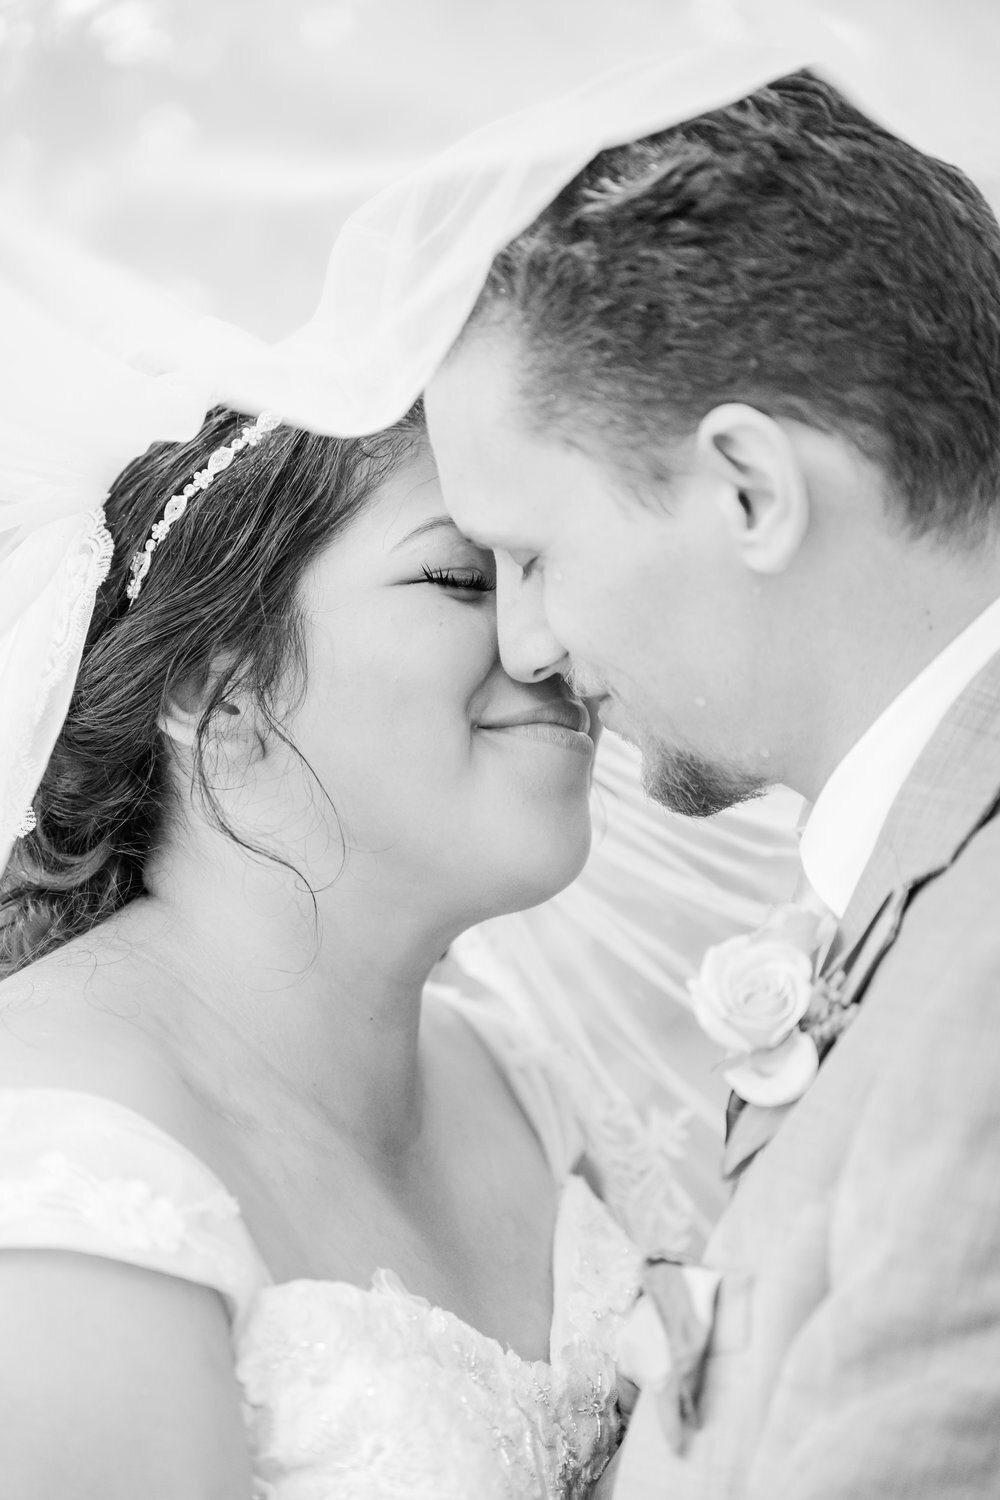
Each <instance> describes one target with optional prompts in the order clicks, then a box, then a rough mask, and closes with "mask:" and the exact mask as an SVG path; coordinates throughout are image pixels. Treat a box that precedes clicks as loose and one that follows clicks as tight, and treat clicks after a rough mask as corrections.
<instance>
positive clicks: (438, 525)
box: [389, 516, 476, 552]
mask: <svg viewBox="0 0 1000 1500" xmlns="http://www.w3.org/2000/svg"><path fill="white" fill-rule="evenodd" d="M445 529H447V530H449V531H453V532H454V533H455V535H456V536H457V537H459V538H460V539H461V540H462V541H463V542H464V541H466V540H467V538H466V537H465V535H464V534H463V533H462V532H461V531H459V529H458V527H457V526H456V525H455V522H454V521H453V520H452V518H451V516H431V517H429V519H428V520H426V521H421V523H420V525H419V526H414V528H413V530H412V531H408V532H407V533H406V535H405V536H404V537H401V538H400V539H399V541H398V542H393V544H392V546H391V547H390V549H389V550H390V552H395V551H396V548H397V547H403V546H405V545H406V543H407V542H412V541H413V540H414V538H415V537H418V536H426V535H427V533H428V532H430V531H441V530H445ZM472 545H473V546H475V545H476V544H475V543H473V544H472Z"/></svg>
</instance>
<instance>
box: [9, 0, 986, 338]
mask: <svg viewBox="0 0 1000 1500" xmlns="http://www.w3.org/2000/svg"><path fill="white" fill-rule="evenodd" d="M810 12H820V13H822V14H823V15H825V17H826V18H827V19H828V21H829V22H830V23H832V24H833V25H834V26H835V27H836V28H837V29H839V31H840V32H841V34H843V35H844V36H846V37H848V38H849V39H850V40H851V41H852V42H854V43H855V44H860V45H861V46H862V48H864V49H869V50H871V51H872V53H873V55H875V56H877V58H878V60H879V65H880V67H881V68H882V70H883V72H884V73H885V74H886V75H887V76H888V77H889V78H890V80H891V83H892V87H893V89H894V90H895V91H896V92H897V93H898V94H899V96H900V97H901V99H902V100H903V101H904V103H905V104H906V106H907V108H908V109H910V110H911V112H912V113H913V114H914V116H915V118H917V119H918V120H919V122H920V123H921V124H923V122H926V123H927V126H928V128H929V130H930V131H931V132H932V134H933V142H934V144H935V145H936V147H937V149H938V150H940V151H941V153H942V154H951V155H952V156H953V157H954V156H957V155H958V153H959V152H961V154H962V156H963V164H965V165H967V166H968V167H971V168H972V169H973V170H974V171H976V173H977V175H978V176H979V177H980V179H981V180H985V181H986V184H987V186H988V187H989V188H990V190H991V191H993V190H994V188H996V187H1000V167H998V166H997V164H996V159H997V158H998V157H1000V148H998V146H997V142H998V141H1000V107H998V105H997V103H996V100H995V96H996V95H997V92H998V91H997V89H996V82H995V76H994V74H995V68H996V59H998V58H1000V3H998V0H825V3H823V4H821V5H817V4H812V3H811V0H799V3H794V0H784V3H783V4H782V5H778V4H775V3H765V0H743V3H741V0H0V191H2V192H3V195H4V200H5V204H6V207H5V209H4V211H6V212H9V211H12V209H17V210H18V211H21V212H24V211H27V212H30V214H31V215H32V216H34V217H36V218H37V219H38V220H39V221H40V222H41V223H42V224H43V225H46V226H50V227H52V228H53V229H56V230H58V231H60V232H68V233H69V234H71V235H72V236H73V237H74V238H76V239H78V240H79V241H80V242H82V243H83V244H84V245H85V246H87V247H89V248H91V249H93V250H97V251H99V252H101V253H103V254H106V255H109V256H110V257H112V258H113V259H115V260H118V261H121V262H124V263H125V264H127V265H129V266H131V267H133V268H134V269H136V270H138V271H140V272H141V273H142V274H143V275H144V276H145V277H146V278H148V279H150V280H152V281H154V282H155V283H157V284H158V285H160V286H162V287H164V288H165V289H167V290H169V291H171V292H174V293H177V294H179V295H180V296H181V297H182V298H183V299H185V300H186V301H188V302H189V303H192V304H193V305H194V306H195V307H196V308H198V309H199V310H203V311H207V312H214V313H218V314H220V315H222V316H224V317H227V318H230V319H233V320H235V321H237V322H239V323H241V324H243V326H245V327H247V328H250V329H252V330H253V331H254V332H257V333H260V334H262V335H265V336H268V337H271V336H279V335H282V334H284V333H287V332H289V331H290V330H291V329H293V328H294V327H295V326H297V325H298V324H299V323H300V322H302V321H303V320H304V319H305V318H306V317H307V316H308V314H309V313H310V312H311V310H312V307H313V304H314V302H315V300H316V297H317V295H318V289H319V285H320V281H321V277H322V273H323V269H324V266H325V263H326V259H327V254H328V250H329V245H330V241H331V239H332V236H333V234H334V232H335V230H336V229H337V227H338V226H339V225H340V223H341V222H342V221H343V219H344V218H345V217H346V215H347V214H348V213H349V212H350V211H351V210H352V209H353V208H354V207H355V206H356V205H357V204H358V203H359V202H361V201H362V200H363V199H364V198H365V197H367V196H369V195H370V194H371V193H372V192H373V191H375V190H376V189H377V188H379V187H381V186H383V185H384V184H385V183H387V182H388V181H390V180H392V179H393V178H394V177H396V176H398V175H400V174H401V173H402V172H404V171H406V170H407V168H408V167H409V166H410V165H411V164H413V163H415V162H416V161H419V160H420V159H421V158H422V157H424V156H426V155H427V154H429V153H431V152H433V151H434V150H436V149H437V148H439V147H440V146H442V145H444V144H447V143H448V142H449V141H451V140H453V139H454V138H456V137H457V136H459V135H461V134H463V133H464V132H465V131H467V130H468V129H470V128H472V127H473V126H475V125H477V124H479V123H482V122H483V121H485V120H488V119H490V118H493V117H495V116H497V115H500V114H503V113H506V112H508V111H510V110H512V109H514V108H517V107H518V106H520V105H522V104H526V103H529V102H532V101H534V100H536V99H538V98H541V97H543V96H545V95H546V94H552V93H555V92H557V91H559V90H561V89H563V88H565V87H568V86H570V85H572V84H574V83H576V82H578V81H579V80H581V79H583V78H585V77H587V76H588V75H589V74H592V73H595V72H597V71H600V70H601V69H603V68H605V67H608V66H611V65H613V64H614V63H616V62H619V61H622V60H625V59H627V58H629V57H632V56H634V55H636V54H643V53H646V52H648V51H649V50H650V49H653V48H668V49H676V48H678V47H681V46H684V45H685V44H686V43H687V42H690V41H691V40H693V39H697V38H699V37H701V38H704V37H711V36H716V35H719V34H724V33H726V32H727V31H731V30H733V29H734V28H736V27H739V26H741V25H749V26H751V27H757V26H760V27H764V26H768V27H770V28H771V29H772V30H773V29H774V27H775V26H777V27H778V28H779V29H780V28H781V26H782V24H783V17H787V18H788V21H789V24H792V23H793V22H799V21H801V19H802V18H803V17H804V16H806V15H807V14H808V13H810ZM949 147H950V148H951V150H950V153H949V149H948V148H949Z"/></svg>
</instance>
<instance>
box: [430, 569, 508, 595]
mask: <svg viewBox="0 0 1000 1500" xmlns="http://www.w3.org/2000/svg"><path fill="white" fill-rule="evenodd" d="M420 571H421V573H422V574H423V575H424V579H425V580H426V582H427V583H434V584H437V586H438V587H439V588H443V589H457V590H459V591H461V592H466V593H474V594H492V593H495V592H496V586H497V584H496V579H495V578H491V577H490V576H489V575H488V574H487V573H484V572H482V570H481V569H479V568H432V567H429V566H427V565H426V564H425V565H424V566H423V567H422V568H421V570H420Z"/></svg>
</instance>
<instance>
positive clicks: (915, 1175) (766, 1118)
mask: <svg viewBox="0 0 1000 1500" xmlns="http://www.w3.org/2000/svg"><path fill="white" fill-rule="evenodd" d="M427 410H428V416H429V422H430V428H431V435H432V440H433V443H434V448H435V452H436V454H437V458H438V462H439V465H440V469H441V475H442V481H443V484H444V487H445V493H446V496H447V497H448V500H449V504H450V507H451V508H452V510H453V513H454V515H455V517H456V519H457V521H458V523H459V525H460V526H461V528H462V529H463V530H464V531H466V532H467V533H468V534H469V535H470V536H471V537H472V538H473V539H475V540H477V541H480V542H481V543H483V544H485V545H486V546H489V547H495V548H497V549H498V554H499V562H498V568H499V580H498V589H499V596H498V609H499V615H500V629H501V638H502V648H503V653H504V660H505V664H506V666H507V668H508V670H509V671H511V672H512V673H513V674H514V675H515V676H517V677H520V678H523V679H524V680H527V681H534V680H537V679H540V678H544V677H546V676H548V675H549V674H551V673H557V672H559V673H563V672H572V674H573V677H574V680H575V682H576V683H577V684H578V686H579V688H580V690H581V691H583V692H586V693H587V694H588V695H591V696H593V697H595V698H596V699H598V700H599V707H600V714H601V718H602V719H603V720H604V722H605V724H607V725H608V726H609V727H610V728H612V729H615V730H618V731H620V732H621V733H623V734H625V735H626V736H627V737H628V738H630V739H632V740H634V741H635V742H636V743H638V744H639V745H640V747H641V748H642V750H643V751H644V756H645V767H646V777H647V783H648V788H649V791H650V792H651V794H652V795H653V796H654V797H656V798H658V799H659V800H660V801H662V802H664V803H665V804H666V805H668V806H670V807H673V808H675V809H677V810H678V811H680V812H682V813H687V814H690V815H692V816H706V815H709V814H711V813H714V812H716V811H718V810H719V809H721V808H724V807H727V806H730V805H732V804H733V803H736V802H739V801H740V800H741V799H743V798H747V797H752V796H755V795H756V794H757V793H758V792H759V791H760V790H762V789H763V788H764V787H765V786H767V785H768V784H769V783H771V782H784V783H787V784H788V785H790V786H792V787H794V788H796V789H797V790H798V791H800V792H802V793H803V794H804V795H805V797H806V798H807V799H808V800H809V801H810V802H812V803H813V804H814V806H813V809H812V812H811V815H810V817H809V821H808V824H807V827H806V830H805V834H804V837H803V842H802V859H803V865H804V869H805V873H806V875H807V877H808V880H809V882H810V883H811V886H812V889H813V892H814V893H815V895H816V896H818V897H819V898H821V900H822V901H823V902H824V903H825V905H826V906H827V907H828V908H829V909H830V910H832V912H833V913H834V914H835V916H836V918H837V919H838V921H839V928H838V934H837V937H836V939H835V942H834V951H833V955H832V959H831V964H832V965H833V967H834V968H835V970H836V971H837V972H838V973H839V972H840V971H842V972H843V973H844V975H845V976H846V977H845V979H844V980H843V981H842V982H843V984H844V986H845V987H846V988H845V990H844V992H843V993H844V994H845V996H846V998H847V999H849V1000H851V1001H852V1002H855V1003H853V1004H852V1006H851V1011H852V1016H853V1020H852V1024H851V1025H850V1027H849V1028H848V1029H846V1030H844V1032H843V1034H842V1035H840V1037H839V1038H838V1039H837V1041H836V1043H835V1045H833V1046H832V1048H830V1050H829V1051H828V1053H827V1054H826V1056H825V1058H824V1061H823V1063H822V1066H821V1067H820V1070H819V1073H818V1076H817V1077H816V1078H815V1080H814V1081H813V1082H812V1084H811V1086H810V1087H809V1088H808V1090H807V1091H806V1092H805V1094H804V1095H803V1097H802V1098H801V1099H799V1100H798V1102H797V1103H794V1104H792V1105H788V1106H785V1107H784V1108H780V1109H765V1108H762V1107H755V1106H753V1105H746V1107H744V1108H742V1109H741V1108H740V1107H739V1104H740V1101H738V1100H737V1101H735V1102H734V1106H735V1107H734V1109H733V1110H732V1111H731V1116H732V1117H733V1123H732V1128H731V1132H730V1136H729V1140H728V1143H727V1147H726V1155H725V1170H726V1171H727V1173H728V1174H729V1175H731V1176H732V1177H734V1178H738V1179H739V1184H738V1190H737V1191H736V1193H735V1195H734V1198H733V1200H732V1203H731V1206H730V1207H729V1209H728V1210H727V1211H726V1213H725V1214H724V1215H723V1217H722V1220H721V1222H720V1223H719V1225H718V1227H717V1229H716V1231H715V1233H714V1235H713V1237H712V1239H711V1241H710V1244H709V1246H708V1249H707V1252H706V1257H705V1259H706V1262H707V1263H708V1264H709V1265H710V1266H712V1267H714V1268H716V1269H717V1270H718V1271H720V1272H721V1285H720V1288H719V1294H718V1298H717V1302H716V1307H715V1318H714V1325H713V1332H712V1336H711V1342H710V1344H709V1348H708V1357H707V1361H706V1365H705V1368H704V1379H703V1383H702V1388H701V1393H700V1401H699V1412H698V1419H699V1426H698V1430H697V1431H695V1432H694V1433H693V1435H692V1436H691V1438H690V1439H689V1441H688V1442H687V1443H686V1444H684V1445H681V1444H679V1443H677V1442H670V1441H668V1438H667V1435H666V1433H665V1432H663V1433H661V1432H660V1430H659V1429H658V1427H657V1426H656V1424H655V1423H651V1422H650V1421H649V1420H648V1412H649V1408H650V1404H649V1402H644V1403H640V1412H641V1411H643V1410H644V1409H645V1410H646V1413H647V1418H646V1421H645V1423H644V1425H643V1424H639V1423H638V1421H636V1422H635V1423H634V1424H633V1432H632V1433H631V1434H630V1436H629V1438H628V1439H627V1440H626V1443H625V1447H624V1449H623V1452H622V1454H621V1455H620V1460H619V1463H618V1466H617V1485H616V1487H615V1489H614V1494H615V1496H616V1500H633V1497H639V1496H641V1497H643V1500H645V1497H647V1496H650V1497H652V1496H662V1500H689V1497H691V1500H695V1497H697V1500H736V1497H746V1500H858V1497H868V1496H871V1497H878V1500H897V1497H898V1500H902V1497H904V1496H905V1497H907V1500H914V1497H920V1500H923V1497H926V1500H969V1497H974V1496H975V1497H978V1496H984V1497H985V1496H995V1495H1000V817H997V816H996V811H997V805H998V800H1000V231H998V228H997V224H996V222H995V221H994V219H993V217H992V215H991V214H990V212H989V210H988V208H987V206H986V204H985V202H984V201H983V199H982V198H981V197H980V195H979V194H978V192H977V191H976V190H975V189H974V188H973V187H972V186H971V185H970V183H969V182H967V181H966V180H965V179H964V178H963V177H962V175H961V174H960V173H959V172H957V171H956V170H954V169H953V168H951V167H948V166H945V165H943V164H942V163H940V162H937V161H935V160H932V159H930V158H928V157H926V156H923V155H921V154H920V153H919V152H917V151H916V150H914V149H913V148H911V147H910V146H908V145H906V144H904V143H903V142H901V141H899V140H897V139H895V138H894V137H892V136H891V135H889V134H887V133H886V132H885V131H884V130H882V129H880V128H879V127H878V126H876V125H875V124H873V123H872V122H871V121H870V120H868V119H866V118H865V117H864V116H863V115H861V114H860V113H859V112H858V111H857V110H855V109H854V108H853V107H852V106H851V105H850V104H848V103H847V102H846V101H845V100H844V99H843V98H842V97H841V96H840V95H839V94H838V93H837V92H836V91H835V90H834V89H832V88H830V87H828V86H827V85H825V84H824V83H822V82H820V81H818V80H817V79H815V78H813V77H811V76H809V75H807V74H799V75H795V76H793V77H790V78H785V79H782V80H781V81H780V82H778V83H776V84H774V85H773V86H771V87H770V88H767V89H763V90H760V91H759V92H758V93H756V94H754V95H753V96H751V97H750V98H749V99H745V100H742V101H741V102H739V103H736V104H733V105H731V106H729V107H726V108H721V109H718V110H716V111H714V112H713V113H711V114H707V115H704V116H702V117H700V118H698V119H696V120H693V121H691V122H690V123H688V124H684V125H680V126H676V127H674V128H672V129H670V130H667V131H664V132H663V133H662V134H660V135H658V136H655V137H653V138H650V139H648V140H645V141H642V142H638V143H635V144H633V145H630V146H626V147H622V148H617V149H614V150H609V151H607V152H605V153H603V154H602V155H601V156H600V157H599V158H597V159H596V160H595V161H594V162H592V163H591V164H590V166H589V167H588V168H587V169H586V170H585V171H584V172H583V173H582V175H581V176H580V177H579V178H577V179H576V180H575V181H574V182H573V183H572V184H571V185H570V186H569V187H568V188H567V189H566V190H565V192H563V193H562V194H561V195H560V196H559V198H558V199H557V200H556V201H555V203H554V204H553V205H552V206H551V207H550V208H549V209H548V210H546V212H545V213H543V214H542V216H541V218H540V219H538V220H537V221H536V223H535V224H534V225H532V226H531V227H530V228H529V229H528V230H526V231H525V232H524V233H523V234H522V235H521V236H520V237H519V238H518V239H517V240H516V241H515V242H514V243H513V244H512V245H511V246H509V247H508V248H507V249H506V250H505V251H503V252H502V253H501V254H500V255H499V256H498V257H497V259H496V261H495V263H494V266H493V269H492V272H491V274H490V277H489V280H488V283H487V285H486V287H485V289H484V291H483V293H482V295H481V297H480V299H479V302H478V305H477V306H476V309H475V311H474V313H473V315H472V317H471V319H470V321H469V324H468V326H467V328H466V330H465V332H464V334H463V336H462V338H461V339H460V340H459V342H458V344H457V346H456V348H455V349H454V350H453V352H452V354H451V356H450V358H449V360H448V362H447V363H446V365H445V366H444V368H443V370H442V371H441V372H440V374H439V375H438V376H437V377H436V378H435V380H434V381H433V382H432V384H431V387H430V389H429V391H428V395H427ZM667 1426H668V1427H669V1426H670V1424H669V1423H668V1424H667ZM610 1488H611V1485H610V1482H609V1483H607V1484H606V1485H605V1488H604V1490H603V1491H602V1493H608V1492H610Z"/></svg>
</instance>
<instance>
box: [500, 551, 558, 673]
mask: <svg viewBox="0 0 1000 1500" xmlns="http://www.w3.org/2000/svg"><path fill="white" fill-rule="evenodd" d="M497 633H498V636H499V643H500V660H501V661H502V662H503V665H504V670H505V671H506V672H507V673H508V674H509V675H510V676H511V677H516V678H517V680H518V681H519V682H541V681H542V680H543V678H546V677H554V676H557V675H558V676H562V677H565V675H566V673H567V672H568V671H569V666H570V662H569V657H568V656H567V654H566V651H565V649H564V647H563V646H562V645H561V643H560V642H559V640H558V638H557V637H556V636H555V635H554V634H553V632H552V628H551V626H550V625H549V622H548V618H547V616H546V613H545V592H544V586H543V577H542V574H541V570H540V569H537V568H536V569H533V570H529V571H526V570H524V569H522V568H521V567H519V566H518V564H517V563H516V562H515V561H514V560H513V558H511V557H507V556H505V555H503V554H500V553H498V554H497Z"/></svg>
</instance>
